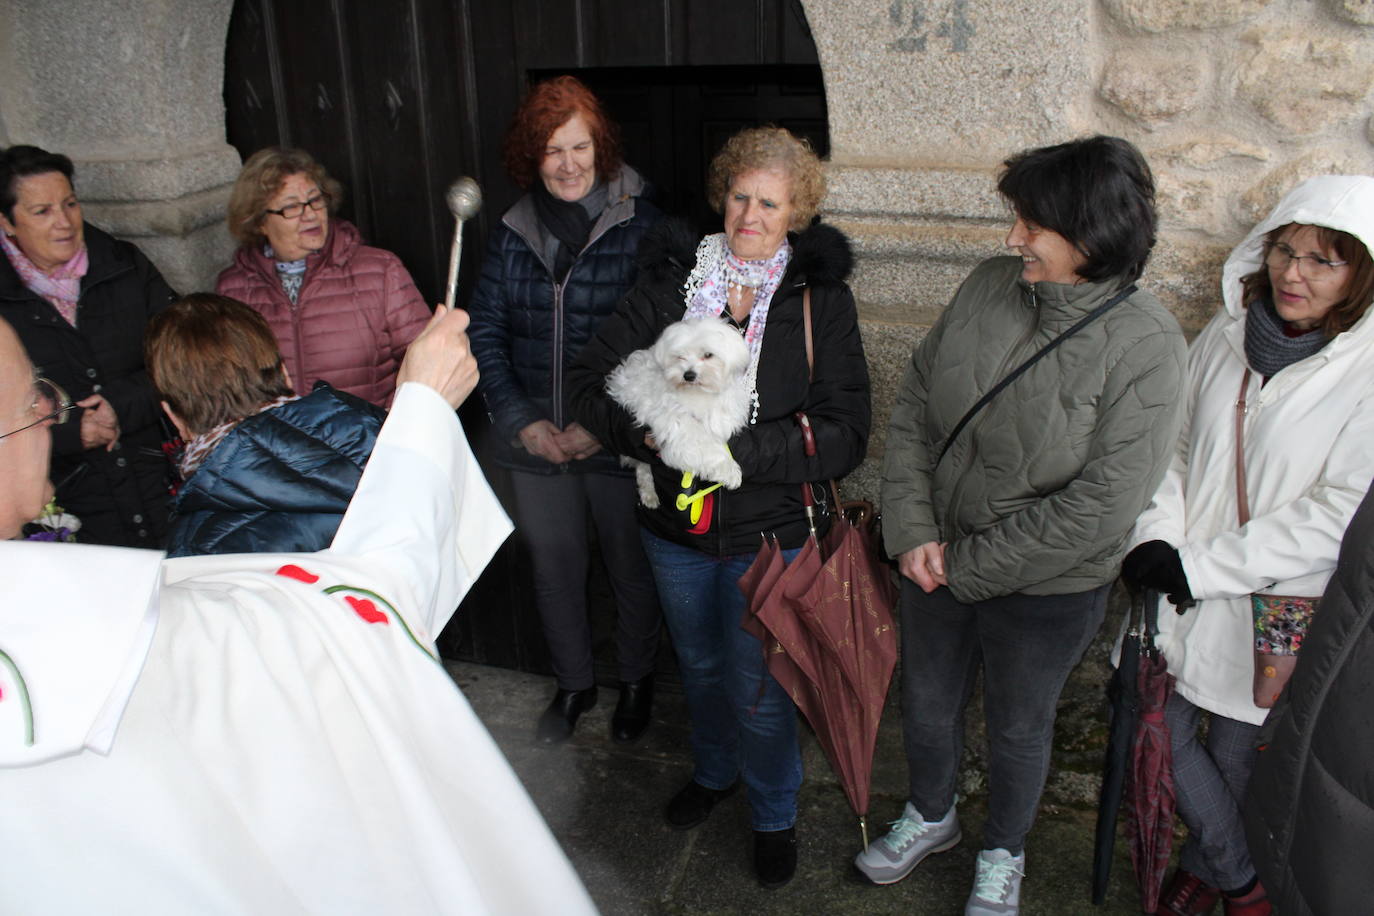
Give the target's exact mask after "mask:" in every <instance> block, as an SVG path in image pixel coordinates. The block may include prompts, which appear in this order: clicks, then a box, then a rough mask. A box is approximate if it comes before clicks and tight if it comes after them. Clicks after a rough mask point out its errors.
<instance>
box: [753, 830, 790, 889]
mask: <svg viewBox="0 0 1374 916" xmlns="http://www.w3.org/2000/svg"><path fill="white" fill-rule="evenodd" d="M796 873H797V831H796V829H795V828H793V827H788V828H787V829H786V830H768V831H763V830H755V831H754V874H756V875H758V879H759V884H762V885H763V886H764V887H766V888H768V889H769V890H772V889H774V888H778V887H782V886H783V885H784V884H786V883H787V882H788V881H791V880H792V876H793V875H795V874H796Z"/></svg>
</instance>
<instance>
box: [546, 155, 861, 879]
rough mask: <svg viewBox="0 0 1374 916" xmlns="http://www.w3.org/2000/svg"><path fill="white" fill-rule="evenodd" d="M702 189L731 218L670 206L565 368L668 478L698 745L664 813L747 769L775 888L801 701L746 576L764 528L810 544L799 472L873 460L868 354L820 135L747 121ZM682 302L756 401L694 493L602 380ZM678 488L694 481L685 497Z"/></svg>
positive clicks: (698, 811) (606, 425)
mask: <svg viewBox="0 0 1374 916" xmlns="http://www.w3.org/2000/svg"><path fill="white" fill-rule="evenodd" d="M708 190H709V194H710V197H711V200H712V202H713V203H714V204H715V206H716V207H717V209H719V210H722V211H723V213H724V216H725V232H724V233H723V234H718V235H708V236H706V237H705V238H703V239H700V240H698V238H697V236H696V235H695V233H689V232H685V231H684V230H683V228H682V227H681V226H680V224H677V223H674V222H667V223H664V224H662V225H661V226H660V227H658V228H656V229H655V230H654V231H653V232H651V233H650V235H649V237H648V238H646V239H645V244H644V246H643V247H642V248H641V250H640V262H641V267H640V282H639V283H638V285H637V286H636V287H635V289H634V290H633V291H632V292H631V293H630V294H629V295H628V296H627V297H626V298H625V301H624V302H623V303H622V304H621V306H620V309H619V311H618V312H617V313H616V315H615V317H614V318H612V319H611V320H609V321H607V322H606V324H605V325H604V326H603V327H602V329H601V331H600V333H598V335H597V337H596V339H595V340H594V341H592V343H591V344H590V345H589V346H588V347H587V349H586V350H584V351H583V354H582V356H581V357H580V358H579V359H578V363H577V365H576V366H575V367H574V368H573V370H572V372H570V373H569V383H570V385H571V398H572V405H573V414H574V416H576V417H577V419H578V421H579V422H580V423H582V425H583V426H585V427H586V428H587V429H588V430H590V431H591V433H592V434H593V435H594V436H596V437H597V439H598V440H599V441H600V442H601V443H602V444H603V445H605V447H606V448H607V449H608V450H609V451H612V452H615V453H616V454H619V455H627V456H630V457H633V458H637V459H639V460H641V461H646V462H649V463H650V465H651V467H652V469H653V474H654V485H655V488H656V489H657V491H658V496H659V508H657V509H647V508H644V507H642V506H641V507H640V509H639V519H640V524H641V525H642V526H643V538H644V544H645V548H646V550H647V551H648V554H649V562H650V563H651V564H652V565H653V568H654V575H655V578H656V579H657V581H658V591H659V596H660V598H661V599H662V602H663V612H664V617H665V619H666V620H667V622H668V630H669V632H670V634H671V635H672V638H673V647H674V649H675V650H676V652H677V656H678V662H679V664H680V667H681V670H682V680H683V687H684V689H685V690H686V693H687V704H688V709H689V712H690V714H691V717H692V739H691V741H692V755H693V758H694V762H695V772H694V773H693V777H692V781H691V782H689V783H688V784H687V785H686V786H685V787H684V788H683V789H682V790H681V791H680V792H679V793H678V794H677V795H676V796H674V798H673V799H672V800H671V801H670V802H669V804H668V807H667V811H666V817H667V820H668V822H669V824H671V825H672V826H674V827H677V828H679V829H687V828H690V827H694V826H696V825H697V824H699V823H701V822H702V821H703V820H705V819H706V816H707V815H708V814H709V813H710V810H711V808H712V807H713V806H714V805H715V803H716V802H717V801H718V800H719V799H720V798H722V797H724V795H726V794H727V793H728V792H730V791H732V790H733V789H734V787H735V784H736V781H737V780H738V779H740V778H743V781H744V783H745V786H746V789H747V794H748V800H749V805H750V808H751V810H752V813H753V818H752V819H753V827H754V831H755V833H754V866H755V870H756V873H757V875H758V878H759V881H760V882H761V883H762V884H763V885H764V886H765V887H778V886H780V885H782V884H785V883H786V882H787V881H788V880H790V879H791V877H792V875H793V872H794V871H795V868H796V845H795V838H794V833H793V823H794V822H795V820H796V814H797V791H798V789H799V788H800V786H801V777H802V773H801V757H800V754H799V751H798V746H797V714H796V707H795V706H794V705H793V703H792V701H791V699H790V698H789V697H788V696H787V694H786V692H785V691H784V690H783V689H782V688H781V687H780V686H779V685H778V683H777V681H775V680H774V679H773V677H772V675H771V674H769V673H768V671H767V669H766V667H765V665H764V657H763V647H762V645H761V644H760V642H759V640H757V639H755V638H754V637H753V636H750V635H749V634H747V633H745V632H744V631H743V630H741V629H740V626H739V624H740V618H741V615H742V612H743V610H744V597H743V595H742V594H741V592H740V590H739V587H738V585H737V584H736V583H737V582H738V580H739V578H740V576H741V575H742V574H743V573H744V571H745V570H746V569H747V568H748V567H749V565H750V563H751V562H752V561H753V559H754V556H755V553H756V552H757V550H758V547H759V542H760V534H761V533H771V534H773V535H776V536H777V538H778V540H779V541H780V543H781V546H782V547H783V548H784V556H786V557H787V558H788V559H789V560H790V559H791V558H792V556H794V555H795V553H796V551H797V550H798V549H800V548H801V546H802V544H803V543H804V542H805V539H806V537H807V530H808V529H807V524H806V518H805V514H804V512H803V508H802V495H801V494H802V486H803V485H804V484H807V483H809V482H816V481H824V480H826V479H827V478H832V477H842V476H843V475H845V474H846V473H848V472H849V471H851V470H853V469H854V467H856V466H857V465H858V464H859V462H860V461H861V460H862V458H863V455H864V449H865V447H866V445H867V442H868V430H869V419H870V408H869V388H868V369H867V364H866V362H865V361H864V351H863V343H862V342H861V340H860V338H859V327H858V317H857V313H856V311H855V308H854V297H853V295H852V294H851V293H850V291H849V288H848V287H847V286H846V285H845V282H844V281H845V278H846V277H847V276H848V274H849V268H850V264H851V260H852V259H851V256H850V251H849V243H848V241H847V240H846V239H845V237H844V236H843V235H842V234H841V233H840V232H838V231H837V230H835V229H833V228H831V227H829V226H823V225H815V226H811V223H812V220H813V218H814V217H815V215H816V211H817V209H818V208H819V205H820V201H821V198H822V197H823V196H824V194H825V184H824V176H823V173H822V170H821V165H820V162H819V160H818V159H817V158H816V156H815V154H814V153H812V152H811V150H810V148H809V147H807V146H806V145H805V144H804V143H802V142H801V141H799V140H798V139H797V138H796V137H793V136H792V135H791V134H790V133H788V132H787V131H786V130H783V129H781V128H757V129H752V130H746V131H743V132H741V133H740V134H737V135H736V136H735V137H733V138H732V139H731V140H730V141H729V142H728V143H727V144H726V146H725V148H724V149H723V150H722V151H721V153H720V154H719V155H718V156H717V157H716V159H715V161H714V162H713V163H712V165H711V178H710V187H709V189H708ZM808 226H810V228H806V227H808ZM684 288H685V289H686V290H687V292H686V293H685V295H684ZM808 291H809V292H810V297H811V312H812V319H813V323H814V326H813V335H812V339H813V343H814V349H815V357H814V371H813V372H811V373H808V366H807V352H806V335H805V330H804V319H803V303H804V299H805V296H806V294H807V292H808ZM684 317H690V318H701V319H703V320H720V321H725V322H728V323H730V324H731V325H732V326H734V327H736V328H738V329H739V330H740V332H741V333H742V334H743V335H744V337H745V342H746V344H747V345H748V347H749V350H750V354H751V365H750V369H749V372H750V373H752V381H753V389H754V393H755V399H754V404H753V409H752V417H751V420H750V422H749V425H747V426H746V427H745V428H744V429H743V430H741V431H740V432H738V433H736V434H735V435H734V436H733V437H732V438H731V439H730V442H729V447H730V452H731V454H732V456H733V457H734V459H735V460H736V461H737V462H738V464H739V466H740V469H741V471H742V473H743V483H742V484H741V485H740V486H739V488H738V489H734V490H725V489H716V490H714V491H712V492H709V493H705V494H704V495H701V494H702V491H704V490H706V489H707V488H709V486H710V485H709V484H708V483H703V482H702V481H700V480H693V481H687V480H686V479H685V478H684V475H683V473H682V472H681V471H677V470H673V469H671V468H669V467H667V466H666V465H664V464H663V463H662V462H661V461H659V460H657V458H656V456H655V453H654V450H653V448H652V447H650V445H649V444H648V443H647V442H646V435H648V434H649V433H650V431H649V430H646V429H644V428H643V427H639V426H636V424H635V423H634V421H633V420H632V419H631V418H630V416H629V414H628V413H626V412H625V410H624V409H623V408H621V407H620V406H619V405H618V404H616V403H614V402H613V401H611V400H610V398H609V397H608V396H607V395H606V392H605V385H604V382H605V376H606V374H607V373H608V372H610V371H611V370H612V369H614V368H615V366H616V365H617V364H619V363H620V362H621V360H623V359H624V358H625V357H626V356H627V355H628V354H629V353H631V352H633V351H635V350H639V349H642V348H644V347H647V346H649V345H651V344H652V343H653V342H654V341H655V339H657V337H658V335H659V333H660V332H661V331H662V330H663V329H664V328H665V327H666V326H668V325H669V324H671V323H673V322H675V321H679V320H681V319H683V318H684ZM809 374H810V376H811V380H810V381H809V382H808V375H809ZM799 411H800V412H804V413H806V415H807V416H808V417H809V419H810V425H811V428H812V430H813V431H814V434H815V439H816V450H815V454H814V455H812V456H808V455H807V453H806V451H807V450H806V449H805V447H804V445H803V441H802V430H801V428H800V427H799V426H798V424H797V422H796V421H795V419H794V415H795V414H796V413H797V412H799ZM694 495H695V496H696V498H691V497H693V496H694ZM679 496H686V497H688V498H687V499H685V500H684V501H683V503H684V505H685V508H683V509H679V508H677V506H678V497H679ZM824 523H828V519H827V520H824Z"/></svg>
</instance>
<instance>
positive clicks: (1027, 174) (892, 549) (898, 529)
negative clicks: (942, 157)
mask: <svg viewBox="0 0 1374 916" xmlns="http://www.w3.org/2000/svg"><path fill="white" fill-rule="evenodd" d="M998 190H999V191H1000V192H1001V194H1002V196H1003V197H1004V198H1005V199H1006V200H1007V202H1008V203H1009V204H1010V205H1011V207H1012V209H1013V211H1014V214H1015V221H1014V223H1013V224H1012V228H1011V231H1010V232H1009V233H1008V235H1007V239H1006V244H1007V247H1009V248H1011V249H1013V250H1014V251H1015V252H1016V254H1017V255H1018V256H1017V257H1001V258H993V259H991V260H988V261H985V262H984V263H982V264H980V265H979V266H978V267H977V268H976V269H975V270H974V271H973V273H972V274H971V275H970V276H969V277H968V279H967V280H965V281H964V283H963V285H962V286H961V287H960V289H959V291H958V292H957V293H956V294H955V296H954V299H953V301H951V303H950V305H949V307H948V308H946V310H945V312H944V313H943V314H942V315H941V317H940V320H939V321H938V322H937V323H936V325H935V327H934V328H933V329H932V331H931V332H930V334H929V335H928V336H927V337H926V339H925V340H924V341H923V342H922V343H921V344H920V346H918V347H917V349H916V351H915V353H914V354H913V355H912V361H911V365H910V366H909V367H908V370H907V374H906V379H905V381H904V382H903V385H902V388H901V390H900V391H899V392H898V396H897V404H896V407H895V409H894V410H893V415H892V421H891V424H890V426H889V428H888V436H887V449H886V455H885V459H884V465H883V491H882V501H883V526H884V538H885V541H886V547H887V551H888V553H889V554H891V555H892V556H893V557H895V558H896V559H897V561H898V567H899V569H900V570H901V572H902V575H903V577H904V580H903V583H902V586H903V589H902V598H901V613H902V652H903V656H904V659H905V661H904V664H903V666H902V667H903V684H902V690H903V695H902V706H903V726H904V731H905V744H906V752H907V763H908V768H909V773H910V798H909V801H908V803H907V805H906V809H905V811H904V812H903V815H902V817H901V818H900V819H899V820H898V821H897V822H896V823H895V824H894V829H893V830H892V832H891V833H889V834H888V835H887V836H886V837H884V838H883V839H882V840H880V841H878V842H877V843H874V844H873V845H872V846H870V847H869V849H868V850H866V851H865V852H864V853H862V854H860V856H859V857H858V859H857V860H856V865H857V866H858V867H859V869H860V870H861V871H862V872H864V874H866V875H867V876H868V877H869V878H870V879H871V880H873V881H874V882H876V883H879V884H889V883H893V882H895V881H899V880H901V879H902V878H904V877H906V875H907V874H909V873H910V872H911V870H912V869H913V868H914V867H915V866H916V864H917V863H919V862H920V861H921V859H922V858H924V857H925V856H926V855H928V854H930V853H932V852H940V851H943V850H945V849H949V848H952V847H953V846H954V845H955V844H957V843H958V842H959V839H960V831H959V822H958V817H957V814H956V813H955V810H954V801H955V795H954V790H955V779H956V776H957V774H958V766H959V757H960V754H961V752H962V749H963V710H964V706H965V704H966V703H967V700H968V697H969V694H970V691H971V689H972V686H973V682H974V678H975V677H976V675H977V673H978V669H979V667H980V663H981V666H982V668H983V683H984V706H985V709H986V715H987V725H988V744H989V754H988V759H989V765H988V769H989V780H988V781H989V789H990V798H989V816H988V820H987V823H986V825H985V828H984V838H983V851H982V852H981V853H980V854H979V856H978V860H977V872H976V877H975V884H974V889H973V892H972V894H971V895H970V898H969V907H968V910H967V911H966V912H968V913H975V914H979V913H998V914H1004V913H1015V912H1017V908H1018V907H1019V900H1020V881H1021V876H1022V874H1023V873H1024V869H1025V858H1024V843H1025V837H1026V834H1027V833H1028V832H1029V830H1030V826H1031V823H1032V822H1033V820H1034V817H1035V811H1036V808H1037V806H1038V804H1039V800H1040V793H1041V790H1042V789H1043V787H1044V780H1045V775H1046V773H1047V771H1048V767H1049V758H1050V743H1051V739H1052V737H1053V731H1054V712H1055V705H1056V703H1057V701H1058V698H1059V693H1060V691H1061V690H1062V689H1063V685H1064V681H1065V680H1066V679H1067V677H1068V674H1069V671H1070V670H1071V669H1072V668H1073V666H1074V665H1075V664H1076V663H1077V662H1078V660H1079V658H1080V657H1081V656H1082V653H1083V650H1084V649H1085V648H1086V647H1087V645H1088V643H1089V642H1090V641H1091V639H1092V637H1093V635H1094V634H1095V633H1096V631H1097V629H1098V627H1099V626H1100V625H1101V622H1102V617H1103V613H1104V611H1105V607H1106V598H1107V590H1108V588H1109V586H1110V582H1111V580H1112V579H1113V578H1114V577H1115V576H1116V573H1117V568H1118V565H1119V563H1120V560H1121V555H1122V554H1123V553H1124V551H1125V547H1126V538H1127V536H1128V535H1129V534H1130V531H1131V526H1132V525H1133V523H1134V521H1135V518H1136V516H1137V515H1139V514H1140V511H1141V510H1142V509H1143V508H1144V507H1145V506H1146V505H1147V504H1148V503H1149V500H1150V496H1151V494H1152V493H1153V492H1154V489H1155V486H1156V485H1157V484H1158V483H1159V480H1160V478H1161V476H1162V475H1163V473H1164V470H1165V467H1166V466H1167V464H1168V458H1169V456H1170V455H1171V453H1172V448H1173V444H1174V442H1175V441H1176V440H1177V436H1178V432H1179V422H1180V417H1181V415H1180V411H1179V394H1180V391H1181V390H1182V384H1183V379H1184V375H1185V365H1184V364H1185V346H1184V340H1183V334H1182V332H1181V331H1180V330H1179V327H1178V323H1177V322H1176V321H1175V320H1174V318H1173V317H1172V316H1171V315H1170V314H1169V312H1168V311H1167V310H1166V309H1165V308H1164V307H1163V306H1161V305H1160V304H1159V302H1158V301H1157V300H1156V299H1155V298H1154V297H1153V296H1151V295H1150V294H1149V293H1146V292H1142V291H1139V290H1135V289H1134V286H1133V284H1134V282H1135V280H1136V279H1137V278H1138V277H1139V276H1140V274H1141V272H1142V270H1143V269H1144V266H1145V262H1146V260H1147V259H1148V258H1149V253H1150V249H1151V247H1152V246H1153V244H1154V228H1155V212H1154V184H1153V180H1152V178H1151V176H1150V170H1149V167H1148V166H1147V165H1146V164H1145V161H1144V159H1143V158H1142V157H1141V155H1140V153H1139V152H1138V151H1137V150H1136V149H1135V148H1134V147H1133V146H1131V145H1130V144H1129V143H1126V142H1125V141H1123V140H1119V139H1116V138H1112V137H1094V138H1091V139H1087V140H1079V141H1075V142H1072V143H1066V144H1062V145H1059V146H1052V147H1046V148H1043V149H1037V150H1030V151H1028V152H1023V153H1020V154H1018V155H1017V156H1014V157H1013V158H1011V159H1010V160H1008V161H1007V163H1006V165H1005V171H1004V172H1003V174H1002V176H1001V178H1000V180H999V182H998ZM1128 289H1129V290H1131V291H1129V292H1127V290H1128ZM1118 294H1124V295H1120V296H1119V295H1118ZM1113 299H1116V302H1115V303H1114V304H1113V305H1112V306H1110V307H1109V308H1108V309H1107V310H1106V311H1105V312H1102V313H1100V314H1098V315H1097V316H1095V317H1094V318H1092V320H1090V321H1089V322H1088V323H1087V324H1085V325H1084V326H1083V327H1082V328H1081V329H1080V330H1078V331H1076V332H1075V333H1073V334H1072V336H1069V337H1067V338H1066V339H1065V340H1064V341H1063V343H1062V344H1061V345H1059V346H1058V347H1057V348H1055V349H1053V350H1051V351H1049V352H1048V353H1047V354H1046V355H1045V356H1044V358H1042V359H1040V360H1039V361H1038V362H1036V363H1035V364H1034V365H1033V366H1032V367H1031V368H1029V369H1028V370H1027V371H1026V372H1024V373H1023V374H1021V375H1020V376H1018V377H1017V378H1016V379H1015V381H1013V382H1012V383H1011V384H1010V385H1009V386H1008V387H1007V388H1005V389H1004V390H1002V391H1001V392H999V393H998V394H996V395H995V396H994V397H993V398H992V399H991V400H990V401H989V402H988V403H987V404H986V406H985V407H983V408H982V409H981V410H979V411H978V412H977V413H976V414H974V415H973V416H972V417H971V418H970V420H969V421H968V423H967V425H965V426H963V428H962V429H961V430H960V431H959V432H958V433H957V435H955V434H954V433H955V429H956V427H957V426H959V424H960V421H961V419H962V418H963V417H964V416H965V414H966V413H967V412H968V411H969V409H970V408H971V407H972V406H973V405H974V404H975V403H977V402H978V401H979V399H980V398H982V397H983V396H984V395H985V394H986V393H987V392H988V391H989V390H990V389H991V388H993V387H994V386H995V385H996V384H997V383H998V382H999V381H1001V380H1002V379H1003V378H1004V377H1006V376H1007V375H1008V374H1009V373H1011V372H1013V371H1014V370H1015V369H1016V368H1017V367H1019V366H1020V365H1021V364H1022V363H1024V362H1025V361H1027V360H1028V359H1029V358H1030V357H1032V356H1033V355H1035V354H1036V353H1037V352H1039V351H1040V350H1041V349H1042V348H1044V347H1045V346H1046V345H1047V344H1049V343H1050V342H1051V341H1052V340H1054V339H1055V338H1056V337H1058V336H1059V335H1061V334H1063V333H1064V332H1065V331H1067V330H1068V329H1070V328H1071V327H1073V326H1074V325H1075V324H1077V323H1078V322H1079V321H1081V320H1083V319H1085V318H1087V317H1088V316H1089V315H1090V314H1091V313H1093V312H1094V311H1095V310H1096V309H1098V308H1099V307H1100V306H1104V305H1105V304H1106V303H1108V302H1109V301H1111V300H1113Z"/></svg>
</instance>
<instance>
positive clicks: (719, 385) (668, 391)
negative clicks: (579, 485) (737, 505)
mask: <svg viewBox="0 0 1374 916" xmlns="http://www.w3.org/2000/svg"><path fill="white" fill-rule="evenodd" d="M748 365H749V348H748V347H746V346H745V343H744V338H743V337H741V336H740V333H739V332H738V331H736V330H734V329H733V328H731V327H729V326H728V325H726V324H724V323H723V322H720V321H717V320H715V319H709V318H707V319H694V320H691V321H679V322H677V323H676V324H670V325H668V327H666V328H664V329H663V333H662V334H660V335H659V338H658V340H657V341H656V342H655V343H654V345H653V346H652V347H647V348H645V349H643V350H636V351H635V352H633V353H631V354H630V355H629V356H627V357H625V361H624V362H622V363H621V364H620V365H619V366H617V367H616V368H615V369H614V370H613V371H612V372H611V374H610V375H608V376H607V377H606V391H607V393H608V394H610V396H611V397H612V398H613V399H614V400H615V401H616V402H617V403H618V404H620V405H621V406H623V407H624V408H625V409H626V410H628V411H629V412H630V415H631V416H633V417H634V419H635V422H636V423H638V424H639V425H640V426H646V427H648V428H649V429H650V431H651V432H652V433H653V437H654V442H655V443H656V444H657V446H658V451H659V457H661V458H662V459H663V463H664V464H666V465H668V467H670V468H676V469H677V470H679V471H691V472H692V473H694V474H696V475H697V476H698V477H701V478H704V479H706V480H712V481H718V482H719V483H721V484H722V485H723V486H725V487H727V488H729V489H731V490H733V489H735V488H736V487H738V486H739V485H740V468H739V465H738V464H737V463H735V459H734V458H732V457H730V451H729V449H728V448H726V445H725V443H726V440H728V439H729V438H730V437H731V436H732V435H734V434H735V433H736V432H737V431H739V430H740V429H742V428H743V427H744V424H745V423H746V422H747V420H748V418H749V402H750V392H749V388H748V385H747V383H746V382H745V369H746V368H747V367H748ZM621 462H622V463H623V464H624V465H625V466H626V467H634V469H635V482H636V483H637V484H638V486H639V498H640V501H641V502H643V503H644V505H646V506H648V507H649V508H650V509H654V508H657V507H658V494H657V493H655V492H654V484H653V475H652V473H651V472H650V470H649V466H648V465H647V464H645V463H644V462H642V461H636V460H635V459H633V458H621Z"/></svg>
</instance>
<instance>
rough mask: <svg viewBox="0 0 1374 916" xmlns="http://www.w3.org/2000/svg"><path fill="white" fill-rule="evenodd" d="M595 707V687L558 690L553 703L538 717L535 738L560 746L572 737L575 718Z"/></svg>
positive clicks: (575, 722) (575, 723)
mask: <svg viewBox="0 0 1374 916" xmlns="http://www.w3.org/2000/svg"><path fill="white" fill-rule="evenodd" d="M595 705H596V685H595V684H593V685H592V686H590V687H588V688H587V689H586V690H564V689H563V688H561V687H560V688H558V692H557V693H555V694H554V695H553V702H552V703H550V704H549V708H548V709H546V710H544V712H543V714H542V715H541V716H540V717H539V727H538V729H536V731H535V737H536V738H538V739H539V740H540V741H542V742H544V743H545V744H562V743H563V742H564V741H567V740H568V739H569V738H571V737H572V733H573V728H574V727H575V726H576V725H577V717H578V716H580V715H582V714H583V713H584V712H586V711H587V710H589V709H591V708H592V707H593V706H595Z"/></svg>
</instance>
